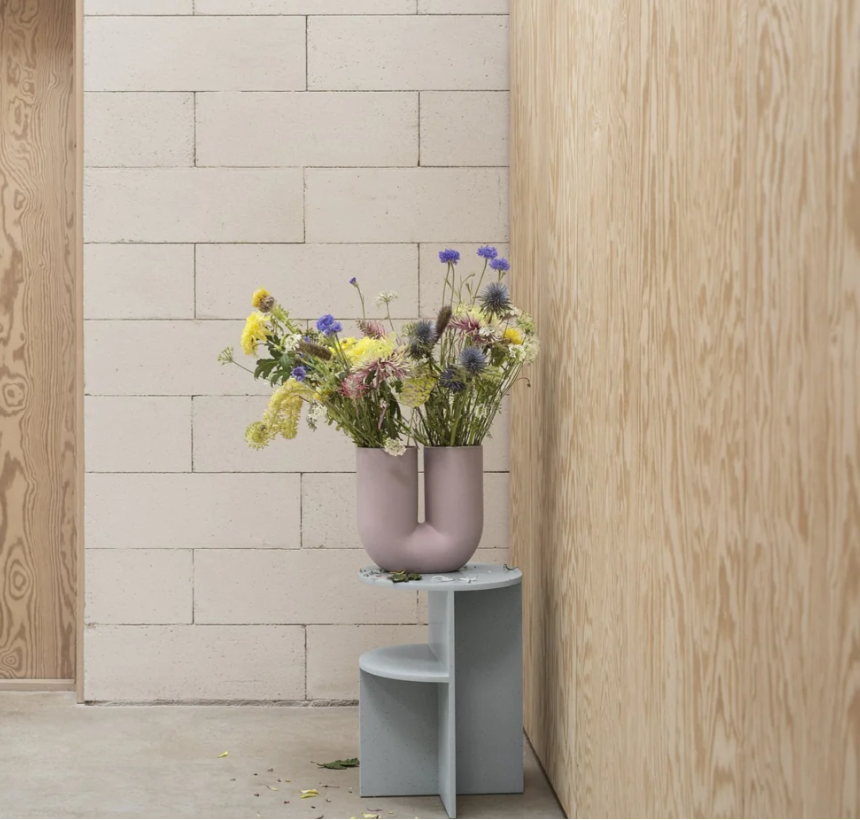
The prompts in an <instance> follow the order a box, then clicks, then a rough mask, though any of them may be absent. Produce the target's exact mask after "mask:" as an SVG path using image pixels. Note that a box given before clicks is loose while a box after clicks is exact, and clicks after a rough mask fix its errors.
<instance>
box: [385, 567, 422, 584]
mask: <svg viewBox="0 0 860 820" xmlns="http://www.w3.org/2000/svg"><path fill="white" fill-rule="evenodd" d="M388 577H389V578H390V579H391V581H392V583H394V584H405V583H406V582H407V581H420V580H421V577H422V576H421V575H419V574H418V573H417V572H406V571H405V570H403V571H401V572H392V573H391V574H390V575H389V576H388Z"/></svg>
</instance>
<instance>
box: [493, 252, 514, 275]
mask: <svg viewBox="0 0 860 820" xmlns="http://www.w3.org/2000/svg"><path fill="white" fill-rule="evenodd" d="M490 267H491V268H492V269H493V270H497V271H499V272H500V273H504V272H505V271H509V270H510V269H511V263H510V262H508V260H507V259H505V257H504V256H500V257H499V258H498V259H493V261H492V262H490Z"/></svg>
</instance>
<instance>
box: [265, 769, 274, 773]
mask: <svg viewBox="0 0 860 820" xmlns="http://www.w3.org/2000/svg"><path fill="white" fill-rule="evenodd" d="M266 771H267V772H273V771H275V770H274V769H266Z"/></svg>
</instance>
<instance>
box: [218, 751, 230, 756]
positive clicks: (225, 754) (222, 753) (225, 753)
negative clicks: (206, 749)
mask: <svg viewBox="0 0 860 820" xmlns="http://www.w3.org/2000/svg"><path fill="white" fill-rule="evenodd" d="M228 754H230V752H221V754H220V755H218V757H227V755H228Z"/></svg>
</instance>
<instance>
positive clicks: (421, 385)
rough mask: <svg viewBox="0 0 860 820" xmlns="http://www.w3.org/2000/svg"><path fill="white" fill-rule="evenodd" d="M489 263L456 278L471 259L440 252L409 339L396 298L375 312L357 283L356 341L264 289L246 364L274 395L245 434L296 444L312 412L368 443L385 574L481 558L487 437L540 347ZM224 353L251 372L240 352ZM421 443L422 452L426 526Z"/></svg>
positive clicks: (367, 491) (366, 477) (493, 257)
mask: <svg viewBox="0 0 860 820" xmlns="http://www.w3.org/2000/svg"><path fill="white" fill-rule="evenodd" d="M478 256H479V257H480V258H481V259H482V260H483V265H482V270H481V271H480V273H479V274H470V275H468V276H465V277H458V276H457V265H458V264H459V263H460V261H461V259H460V254H459V252H457V251H455V250H450V249H448V250H444V251H442V252H441V253H440V254H439V258H440V260H441V261H442V263H443V264H445V265H446V266H447V271H446V277H445V283H444V286H443V291H442V299H441V305H440V308H439V310H438V312H437V314H436V317H435V318H434V319H421V320H419V321H416V322H411V323H409V324H407V325H406V326H405V327H403V328H402V329H401V331H400V332H399V333H398V332H397V331H396V329H395V327H394V324H393V322H392V320H391V302H392V301H393V300H394V299H396V294H394V293H391V292H384V293H381V294H380V295H379V297H378V298H377V300H376V304H377V306H379V307H381V308H384V310H385V316H384V317H381V318H368V317H367V314H366V305H365V297H364V294H363V293H362V291H361V287H360V285H359V283H358V281H357V280H356V279H351V280H350V284H351V285H352V286H353V287H354V288H355V289H356V292H357V295H358V298H359V300H360V302H361V313H362V318H361V319H360V320H359V321H358V323H357V324H358V333H357V334H356V335H355V336H346V335H344V332H343V327H342V325H341V323H340V322H339V321H337V320H336V319H335V318H334V317H333V316H331V315H329V314H326V315H324V316H322V317H320V318H319V319H318V320H317V321H316V324H315V325H314V326H313V327H303V326H302V325H301V324H300V323H299V322H297V321H296V320H294V319H292V318H291V317H290V315H289V313H288V312H287V310H286V309H285V308H284V307H283V306H282V305H280V304H279V303H278V302H277V301H276V300H275V299H274V297H273V296H271V295H270V294H269V293H268V291H266V290H258V291H257V292H256V293H254V295H253V299H252V304H253V307H254V308H255V311H254V312H253V313H252V314H251V315H250V316H249V317H248V319H247V322H246V324H245V329H244V330H243V332H242V340H241V342H242V349H243V351H244V352H245V353H246V354H247V355H249V356H252V355H256V356H257V362H256V367H255V368H254V369H251V368H245V369H247V370H249V372H251V373H253V375H254V377H255V378H263V379H266V380H267V381H268V382H269V383H270V384H272V386H273V387H274V388H275V390H274V392H273V394H272V396H271V398H270V399H269V403H268V407H267V408H266V410H265V413H264V414H263V418H262V420H260V421H256V422H254V423H252V424H251V425H250V426H249V427H248V429H247V431H246V433H245V437H246V440H247V441H248V443H249V445H250V446H252V447H255V448H261V447H265V446H267V445H268V444H269V443H271V442H272V441H273V440H274V439H275V438H277V437H279V436H280V437H283V438H287V439H291V438H294V437H295V436H296V434H297V432H298V426H299V420H300V416H301V413H302V409H303V407H304V406H305V405H307V412H306V419H307V424H308V426H309V427H310V428H311V429H316V428H317V427H318V426H319V425H320V424H322V423H326V424H329V425H334V426H335V427H336V428H337V429H338V430H341V431H343V432H344V433H346V434H347V435H348V436H349V437H350V438H351V439H352V440H353V442H354V443H355V445H356V447H357V488H358V526H359V534H360V535H361V538H362V543H363V544H364V546H365V549H367V551H368V553H369V554H370V556H371V558H373V559H374V561H375V562H376V563H377V564H379V565H380V566H381V567H383V569H388V570H394V569H401V570H402V569H407V570H410V571H415V572H448V571H453V570H457V569H459V568H460V567H462V566H463V565H464V564H465V563H466V562H467V561H468V560H469V559H470V558H471V557H472V555H473V554H474V552H475V550H476V549H477V547H478V543H479V542H480V539H481V533H482V530H483V450H482V443H483V441H484V439H485V438H486V437H487V436H488V435H489V432H490V428H491V426H492V423H493V421H494V419H495V417H496V415H497V414H498V412H499V410H500V407H501V403H502V400H503V399H504V397H505V396H506V395H507V394H508V393H509V392H510V390H511V388H512V387H513V385H514V384H515V383H516V381H517V380H518V379H520V378H521V377H522V376H521V373H522V369H523V367H524V366H525V365H526V364H529V363H530V362H532V361H534V359H535V358H536V357H537V354H538V351H539V342H538V338H537V335H536V333H535V327H534V322H533V321H532V319H531V317H530V316H529V315H528V314H526V313H524V312H523V311H521V310H519V309H518V308H515V307H514V306H513V305H512V304H511V300H510V295H509V293H508V288H507V286H506V284H505V283H504V278H505V276H506V274H507V272H508V271H509V269H510V265H509V263H508V261H507V260H506V259H504V258H501V257H499V255H498V253H497V251H496V249H495V248H491V247H482V248H480V249H479V250H478ZM485 281H486V284H485ZM219 358H220V360H221V361H222V362H224V363H232V364H237V365H238V364H239V363H238V362H237V361H236V360H235V358H234V354H233V349H232V348H227V349H225V350H224V351H223V352H222V353H221V356H220V357H219ZM239 366H242V365H239ZM415 444H421V445H423V447H424V466H425V513H426V514H425V521H424V522H423V523H418V451H417V447H416V446H415Z"/></svg>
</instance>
